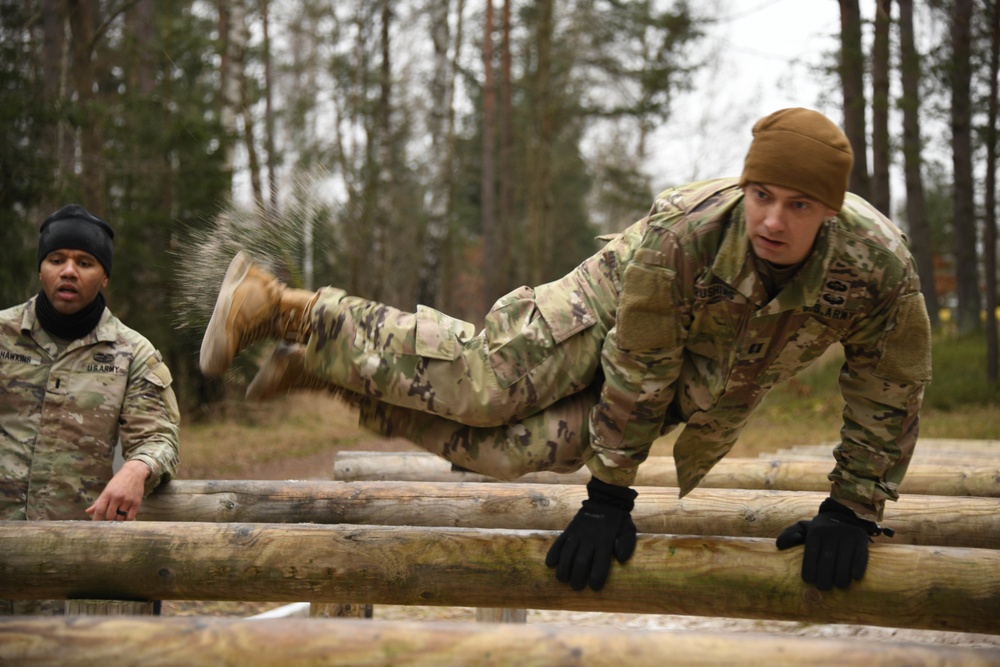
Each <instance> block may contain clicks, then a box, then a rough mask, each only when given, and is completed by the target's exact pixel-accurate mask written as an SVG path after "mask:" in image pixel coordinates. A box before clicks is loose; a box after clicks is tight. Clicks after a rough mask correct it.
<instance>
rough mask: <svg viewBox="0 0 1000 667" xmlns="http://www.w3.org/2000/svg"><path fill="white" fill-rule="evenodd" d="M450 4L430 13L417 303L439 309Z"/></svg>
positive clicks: (446, 192) (448, 161) (449, 157)
mask: <svg viewBox="0 0 1000 667" xmlns="http://www.w3.org/2000/svg"><path fill="white" fill-rule="evenodd" d="M450 9H451V2H450V0H440V1H438V2H432V3H431V4H430V7H429V11H430V17H429V20H430V33H431V44H432V45H433V48H434V73H433V76H432V77H431V85H430V98H431V104H430V108H429V109H428V110H427V134H428V135H429V137H430V142H431V157H430V158H429V160H428V167H429V169H430V172H431V176H430V178H429V179H428V189H429V194H430V203H429V204H428V211H427V228H426V232H425V234H424V243H423V252H422V253H421V262H420V273H419V276H418V285H417V295H416V297H417V303H422V304H424V305H427V306H432V307H433V306H436V305H437V303H438V301H439V298H440V290H441V275H442V268H443V267H442V261H441V257H442V251H443V246H444V243H445V240H446V239H447V237H448V215H449V211H450V209H451V204H450V202H451V170H452V165H453V164H454V155H453V152H452V149H453V145H452V141H451V136H450V130H451V127H450V124H449V122H448V119H449V117H450V115H451V109H452V104H453V102H452V90H453V89H452V85H453V84H452V75H451V72H450V62H449V60H448V47H449V45H450V42H451V35H450V31H449V28H448V13H449V11H450Z"/></svg>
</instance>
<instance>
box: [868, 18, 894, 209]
mask: <svg viewBox="0 0 1000 667" xmlns="http://www.w3.org/2000/svg"><path fill="white" fill-rule="evenodd" d="M891 15H892V0H878V1H877V2H876V3H875V41H874V43H873V45H872V181H871V188H872V200H871V203H872V205H873V206H875V208H877V209H878V210H879V211H881V212H882V214H883V215H885V216H887V217H890V218H891V217H892V216H893V213H892V193H891V190H890V187H889V166H890V164H891V163H892V154H891V152H890V149H889V143H890V140H889V94H890V93H889V25H890V23H891Z"/></svg>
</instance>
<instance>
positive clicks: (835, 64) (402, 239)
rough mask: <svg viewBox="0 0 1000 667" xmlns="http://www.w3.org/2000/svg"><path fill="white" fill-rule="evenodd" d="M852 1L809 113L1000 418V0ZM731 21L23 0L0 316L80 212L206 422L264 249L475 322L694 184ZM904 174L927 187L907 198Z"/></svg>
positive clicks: (1, 68)
mask: <svg viewBox="0 0 1000 667" xmlns="http://www.w3.org/2000/svg"><path fill="white" fill-rule="evenodd" d="M808 1H809V2H816V3H819V2H835V0H808ZM837 4H838V5H839V11H840V16H841V22H840V33H839V34H838V35H837V42H836V43H837V44H838V45H839V47H838V48H836V49H834V50H832V51H830V52H829V53H828V54H823V58H822V59H823V64H822V65H821V66H817V67H816V68H815V71H814V72H813V74H814V77H815V79H816V81H817V82H819V83H820V86H819V87H820V88H821V89H822V90H824V91H825V92H824V94H823V95H822V97H821V98H818V99H803V100H801V105H802V106H810V107H813V108H818V109H821V110H823V111H824V112H826V113H827V114H828V115H830V116H831V117H832V118H833V119H834V120H835V121H837V122H839V123H841V124H842V126H843V127H844V128H845V131H846V133H847V134H848V136H849V138H850V139H851V142H852V144H853V146H854V149H855V155H856V156H858V159H857V160H856V163H855V170H854V173H853V174H852V179H851V190H852V191H854V192H856V193H857V194H859V195H861V196H863V197H865V198H866V199H868V200H869V201H871V202H872V203H873V204H875V205H876V206H877V207H878V208H879V209H880V210H882V211H883V212H884V213H886V214H887V215H889V216H890V217H892V218H893V219H894V221H896V222H897V224H899V225H900V227H902V228H903V229H904V231H906V233H907V234H908V236H909V238H910V244H911V249H912V251H913V253H914V257H915V259H916V261H917V265H918V270H919V272H920V275H921V281H922V284H923V291H924V296H925V299H926V301H927V305H928V310H929V312H930V313H931V315H932V320H933V325H934V327H935V357H936V358H938V357H940V358H948V353H949V351H950V350H962V351H963V356H962V357H961V359H962V363H963V364H965V367H963V368H961V369H959V371H960V374H961V375H962V376H963V377H965V378H966V380H965V381H964V382H963V383H962V386H961V388H960V389H959V390H956V389H954V388H952V389H948V387H949V386H950V385H949V382H947V381H946V382H945V383H944V384H943V385H942V386H943V390H942V391H940V392H939V393H938V396H940V397H941V398H940V399H939V401H940V402H939V404H938V407H942V406H944V405H947V404H948V403H949V402H950V403H952V404H953V403H954V402H955V401H956V400H959V401H961V402H963V403H978V404H982V405H984V406H992V407H1000V398H998V394H1000V391H998V381H997V340H998V338H997V326H996V314H997V309H996V304H997V273H998V272H997V262H996V252H997V239H996V228H997V223H996V210H997V202H996V181H995V174H996V170H997V165H996V156H997V143H998V139H997V126H998V118H997V116H998V113H997V97H998V92H997V78H998V77H997V72H998V68H1000V58H998V52H1000V51H998V46H1000V1H998V0H926V1H923V2H921V1H917V2H914V1H913V0H867V1H865V2H863V3H862V2H859V0H839V2H837ZM727 11H728V4H727V3H726V2H725V0H716V1H715V2H706V3H687V2H681V1H670V0H660V1H657V0H633V1H620V0H560V1H556V0H486V1H484V0H410V1H407V2H400V1H398V0H337V1H336V2H334V1H331V0H326V1H318V0H286V1H279V0H201V1H197V0H177V1H175V2H155V1H154V0H89V1H88V0H0V90H2V92H3V100H4V101H3V104H2V105H0V134H2V137H0V221H2V224H0V307H6V306H9V305H14V304H16V303H19V302H21V301H23V300H25V299H26V298H28V297H30V296H31V295H32V294H34V293H35V292H37V290H38V289H39V284H38V280H37V264H36V258H35V250H36V247H37V234H38V225H39V224H40V222H41V220H43V219H44V218H45V217H46V216H47V215H48V214H49V213H51V212H52V211H54V210H56V209H57V208H59V207H60V206H62V205H63V204H65V203H67V202H77V203H80V204H83V205H84V206H85V207H87V208H88V209H89V210H91V211H92V212H94V213H96V214H98V215H100V216H102V217H104V218H105V219H107V220H109V221H110V222H111V223H112V224H113V225H114V227H115V229H116V238H115V268H114V275H113V276H112V281H111V286H110V288H109V290H108V301H109V305H110V306H111V308H112V310H113V311H114V312H115V313H116V314H117V315H118V316H119V317H120V318H121V319H122V320H123V321H124V322H125V323H126V324H128V325H129V326H131V327H133V328H135V329H137V330H138V331H140V332H142V333H143V334H145V335H146V336H147V337H148V338H149V339H150V340H151V341H152V342H153V343H154V344H155V345H156V346H157V348H158V349H160V350H161V352H163V354H164V356H165V358H166V359H167V362H168V364H169V365H170V367H171V369H172V370H173V372H174V375H175V378H176V384H175V388H176V389H177V394H178V398H179V399H180V402H181V406H182V412H183V414H184V416H185V419H186V420H188V421H198V420H202V419H204V418H207V417H212V416H215V415H218V414H219V413H220V410H219V406H224V405H225V404H226V403H227V402H226V400H225V399H226V398H227V395H228V394H232V395H234V396H236V395H239V394H241V393H242V387H241V381H243V380H245V379H246V378H247V377H249V376H250V375H252V373H253V370H254V369H253V363H252V361H249V362H241V364H240V365H239V367H238V368H237V369H236V371H235V372H234V373H233V374H232V375H230V376H229V377H227V378H226V380H225V381H218V380H214V381H210V380H206V379H205V378H203V377H202V376H201V375H200V373H199V372H198V370H197V352H198V346H199V344H200V338H201V333H202V331H203V328H204V324H205V322H206V320H207V316H208V313H209V312H210V309H211V307H212V305H213V303H214V294H215V292H216V290H217V287H218V282H219V281H220V280H221V276H222V273H223V272H224V270H225V267H226V264H227V263H228V260H229V258H230V257H231V255H232V254H233V253H234V252H235V250H236V249H237V248H239V247H241V246H249V247H250V248H251V250H253V251H254V252H255V253H256V254H258V255H259V256H261V257H266V258H268V259H269V261H270V262H271V263H272V268H273V269H274V270H275V271H276V272H278V273H279V275H280V276H281V277H282V278H283V279H285V280H286V281H288V282H289V283H291V284H293V285H296V286H302V287H307V288H313V287H316V286H320V285H324V284H334V285H338V286H342V287H344V288H346V289H347V290H348V291H349V292H351V293H353V294H357V295H360V296H364V297H368V298H373V299H377V300H380V301H384V302H386V303H388V304H390V305H394V306H397V307H400V308H404V309H408V310H412V309H413V308H414V307H415V306H416V304H417V303H421V304H425V305H428V306H432V307H435V308H438V309H440V310H443V311H445V312H447V313H449V314H451V315H454V316H457V317H461V318H463V319H467V320H470V321H473V322H479V321H481V318H482V316H483V315H484V314H485V312H486V310H487V309H488V307H489V305H490V304H491V303H492V302H493V301H494V300H495V299H496V298H497V297H499V296H501V295H502V294H504V293H506V292H507V291H509V290H510V289H512V288H514V287H517V286H518V285H521V284H529V285H534V284H540V283H542V282H545V281H548V280H552V279H554V278H557V277H559V276H561V275H563V274H564V273H565V272H567V271H568V270H570V269H572V268H573V267H574V266H575V265H576V264H577V263H579V262H580V261H581V260H582V259H583V258H585V257H586V256H588V255H590V254H592V253H593V252H594V251H595V250H596V249H597V248H598V247H599V246H598V245H597V243H598V242H597V241H596V240H595V237H596V236H598V235H600V234H605V233H610V232H614V231H617V230H620V229H623V228H624V227H625V226H627V225H628V224H630V223H631V222H633V221H634V220H636V219H638V218H639V217H641V216H642V215H643V214H644V213H645V212H646V211H647V210H648V208H649V206H650V203H651V201H652V198H653V196H654V194H655V192H656V191H659V190H661V189H663V188H665V187H669V186H671V185H676V184H677V183H671V182H664V181H663V179H662V178H660V176H659V175H658V174H657V173H656V170H655V165H656V164H657V163H658V162H659V163H662V162H663V160H665V159H669V157H668V156H664V155H662V154H657V150H656V143H655V142H654V141H653V140H652V139H651V137H653V136H654V134H655V132H656V131H657V129H658V128H662V127H663V126H665V125H666V124H669V123H670V122H671V119H672V117H674V115H675V114H676V113H677V105H678V103H679V101H680V100H684V101H685V104H697V103H698V100H699V98H700V97H702V98H703V99H705V100H706V103H710V95H709V93H710V91H699V90H697V89H696V88H694V86H695V82H696V81H698V78H697V76H696V75H697V74H698V73H699V72H703V71H704V70H705V68H709V67H711V66H712V62H713V58H714V57H716V56H717V55H718V54H713V53H712V51H711V49H708V50H706V49H705V48H704V43H705V40H704V38H705V34H706V31H707V30H708V29H709V28H710V27H711V26H712V24H713V22H718V21H720V20H725V16H726V15H727ZM915 36H916V37H917V39H915ZM752 120H753V119H749V120H748V121H747V122H749V123H752ZM748 127H749V126H748ZM925 128H931V129H930V130H928V129H925ZM940 128H944V131H943V132H942V131H940ZM704 134H705V136H704V137H702V138H701V139H700V143H701V145H708V144H709V143H710V141H711V138H712V128H711V127H706V128H705V131H704ZM749 138H750V137H749V131H747V133H746V137H745V141H746V143H745V144H744V145H743V146H741V147H740V150H745V146H746V145H747V144H748V142H749ZM894 165H895V167H898V168H899V169H900V170H901V172H902V173H903V175H904V178H903V189H904V190H905V192H904V193H899V192H891V188H892V187H893V179H891V178H890V176H889V174H890V169H891V168H893V166H894ZM711 175H712V176H716V175H718V176H723V175H725V176H729V175H735V174H711ZM707 176H709V175H708V174H706V177H707ZM892 202H899V204H898V205H897V206H896V207H895V208H893V207H892ZM951 370H952V371H954V370H955V369H953V368H952V369H951ZM933 387H934V385H932V389H933ZM955 391H959V392H960V393H958V394H956V393H955ZM237 392H238V393H239V394H238V393H237ZM994 413H995V412H994Z"/></svg>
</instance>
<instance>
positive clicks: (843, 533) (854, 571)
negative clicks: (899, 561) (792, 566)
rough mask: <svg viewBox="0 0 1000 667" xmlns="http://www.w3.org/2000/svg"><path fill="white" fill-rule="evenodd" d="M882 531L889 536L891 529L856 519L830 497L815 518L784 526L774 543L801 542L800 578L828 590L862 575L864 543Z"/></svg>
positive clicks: (786, 545) (791, 544) (865, 560)
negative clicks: (802, 550)
mask: <svg viewBox="0 0 1000 667" xmlns="http://www.w3.org/2000/svg"><path fill="white" fill-rule="evenodd" d="M882 533H885V534H886V535H887V536H888V537H892V536H893V535H894V534H895V531H894V530H892V528H882V527H881V526H879V525H878V524H877V523H875V522H874V521H866V520H865V519H860V518H858V517H857V515H855V514H854V512H852V511H851V510H850V509H848V508H846V507H844V506H843V505H841V504H840V503H838V502H837V501H836V500H834V499H833V498H827V499H826V500H824V501H823V503H822V504H821V505H820V506H819V514H817V515H816V517H815V518H813V519H812V520H811V521H799V522H797V523H794V524H792V525H791V526H789V527H788V528H785V529H784V530H783V531H781V535H778V539H777V542H776V544H777V546H778V548H779V549H788V548H789V547H794V546H797V545H799V544H803V543H805V545H806V549H805V553H804V554H803V556H802V581H804V582H806V583H807V584H816V588H818V589H819V590H821V591H828V590H830V589H831V588H833V587H834V586H836V587H837V588H847V586H848V584H850V583H851V578H852V577H853V578H854V579H860V578H861V577H863V576H864V574H865V568H867V567H868V543H869V542H870V541H871V536H873V535H881V534H882Z"/></svg>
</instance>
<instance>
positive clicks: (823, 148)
mask: <svg viewBox="0 0 1000 667" xmlns="http://www.w3.org/2000/svg"><path fill="white" fill-rule="evenodd" d="M853 164H854V153H853V152H852V151H851V144H850V142H848V141H847V137H846V136H845V135H844V133H843V132H842V131H841V130H840V128H839V127H837V126H836V125H834V124H833V122H832V121H831V120H830V119H829V118H827V117H826V116H824V115H823V114H821V113H819V112H817V111H812V110H810V109H800V108H795V109H782V110H780V111H775V112H774V113H773V114H771V115H770V116H765V117H764V118H761V119H760V120H758V121H757V123H756V124H754V126H753V143H751V144H750V150H749V151H747V157H746V161H745V162H744V164H743V175H742V176H740V185H741V186H743V185H746V184H747V183H764V184H767V183H770V184H771V185H780V186H781V187H785V188H791V189H792V190H798V191H799V192H801V193H803V194H807V195H809V196H810V197H813V198H814V199H816V200H817V201H819V202H821V203H823V204H826V205H827V206H829V207H830V208H832V209H833V210H835V211H839V210H840V207H841V206H843V205H844V193H845V192H847V185H848V183H849V181H850V176H851V166H852V165H853Z"/></svg>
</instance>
